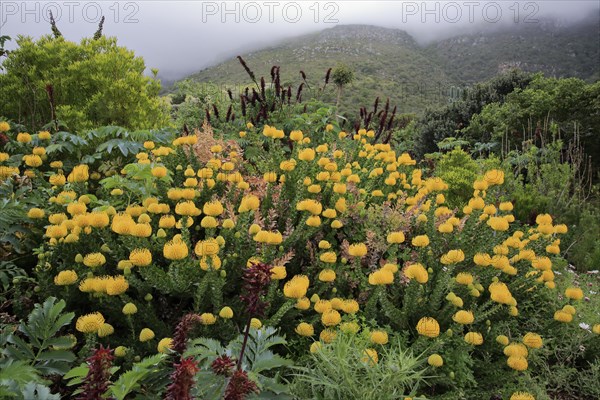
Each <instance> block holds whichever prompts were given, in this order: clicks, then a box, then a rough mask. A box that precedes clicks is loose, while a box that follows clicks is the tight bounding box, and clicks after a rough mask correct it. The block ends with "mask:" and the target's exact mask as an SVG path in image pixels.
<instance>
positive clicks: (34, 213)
mask: <svg viewBox="0 0 600 400" xmlns="http://www.w3.org/2000/svg"><path fill="white" fill-rule="evenodd" d="M45 215H46V212H45V211H44V210H42V209H41V208H35V207H34V208H31V209H30V210H29V211H28V212H27V217H29V218H31V219H40V218H44V216H45Z"/></svg>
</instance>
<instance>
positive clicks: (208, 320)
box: [200, 313, 217, 325]
mask: <svg viewBox="0 0 600 400" xmlns="http://www.w3.org/2000/svg"><path fill="white" fill-rule="evenodd" d="M215 322H217V317H215V315H214V314H212V313H203V314H202V315H200V323H201V324H202V325H214V324H215Z"/></svg>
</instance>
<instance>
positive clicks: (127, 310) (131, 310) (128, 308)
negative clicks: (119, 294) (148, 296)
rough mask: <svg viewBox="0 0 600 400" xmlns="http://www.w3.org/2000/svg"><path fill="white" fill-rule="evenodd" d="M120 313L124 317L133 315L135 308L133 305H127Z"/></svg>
mask: <svg viewBox="0 0 600 400" xmlns="http://www.w3.org/2000/svg"><path fill="white" fill-rule="evenodd" d="M122 312H123V314H125V315H133V314H135V313H136V312H137V307H136V306H135V304H133V303H127V304H125V305H124V306H123V310H122Z"/></svg>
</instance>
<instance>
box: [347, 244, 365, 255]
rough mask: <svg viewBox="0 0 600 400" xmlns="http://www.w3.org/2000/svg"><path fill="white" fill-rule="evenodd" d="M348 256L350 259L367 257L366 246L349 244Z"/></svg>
mask: <svg viewBox="0 0 600 400" xmlns="http://www.w3.org/2000/svg"><path fill="white" fill-rule="evenodd" d="M348 254H349V255H351V256H352V257H364V256H366V255H367V245H366V244H364V243H356V244H351V245H350V247H348Z"/></svg>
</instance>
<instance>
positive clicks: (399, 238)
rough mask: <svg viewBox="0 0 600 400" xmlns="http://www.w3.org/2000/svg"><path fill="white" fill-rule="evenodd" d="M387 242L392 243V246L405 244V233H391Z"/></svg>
mask: <svg viewBox="0 0 600 400" xmlns="http://www.w3.org/2000/svg"><path fill="white" fill-rule="evenodd" d="M387 242H388V243H390V244H394V243H402V242H404V233H403V232H390V233H388V235H387Z"/></svg>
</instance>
